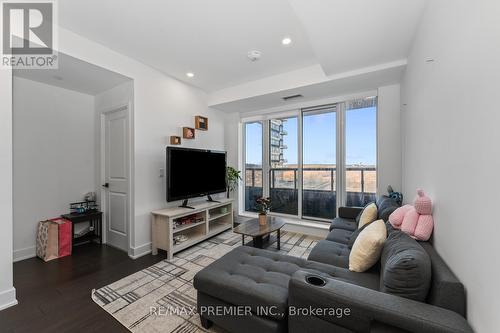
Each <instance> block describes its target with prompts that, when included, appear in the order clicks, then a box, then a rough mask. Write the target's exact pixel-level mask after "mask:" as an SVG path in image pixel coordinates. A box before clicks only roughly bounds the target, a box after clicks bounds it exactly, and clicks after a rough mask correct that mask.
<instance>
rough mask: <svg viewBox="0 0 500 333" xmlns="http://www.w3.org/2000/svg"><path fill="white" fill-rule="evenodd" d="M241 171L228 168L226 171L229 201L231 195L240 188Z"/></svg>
mask: <svg viewBox="0 0 500 333" xmlns="http://www.w3.org/2000/svg"><path fill="white" fill-rule="evenodd" d="M240 174H241V171H238V170H236V169H235V168H233V167H230V166H228V167H227V169H226V183H227V198H228V199H229V194H230V193H231V192H233V191H234V190H236V188H237V187H238V182H239V181H240V180H241V175H240Z"/></svg>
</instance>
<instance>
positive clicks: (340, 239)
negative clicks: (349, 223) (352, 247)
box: [326, 229, 353, 244]
mask: <svg viewBox="0 0 500 333" xmlns="http://www.w3.org/2000/svg"><path fill="white" fill-rule="evenodd" d="M352 234H353V232H352V231H350V230H344V229H333V230H332V231H330V233H329V234H328V236H326V239H327V240H329V241H332V242H337V243H340V244H348V243H349V240H350V239H351V235H352Z"/></svg>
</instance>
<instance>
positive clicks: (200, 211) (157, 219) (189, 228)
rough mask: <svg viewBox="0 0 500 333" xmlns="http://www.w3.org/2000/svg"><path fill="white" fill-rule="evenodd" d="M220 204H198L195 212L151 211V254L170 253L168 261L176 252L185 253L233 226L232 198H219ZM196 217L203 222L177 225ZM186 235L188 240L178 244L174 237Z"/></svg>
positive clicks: (189, 210)
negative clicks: (176, 224)
mask: <svg viewBox="0 0 500 333" xmlns="http://www.w3.org/2000/svg"><path fill="white" fill-rule="evenodd" d="M217 200H218V201H220V202H210V201H206V202H198V203H193V204H191V206H192V207H193V208H194V209H190V208H182V207H173V208H165V209H161V210H155V211H153V212H151V214H152V216H153V218H152V222H151V233H152V234H151V236H152V237H151V238H152V253H153V255H157V254H158V249H161V250H165V251H167V258H168V259H172V256H173V255H174V253H176V252H179V251H182V250H184V249H186V248H188V247H190V246H192V245H194V244H197V243H199V242H201V241H203V240H205V239H208V238H210V237H213V236H215V235H217V234H219V233H221V232H223V231H226V230H228V229H231V228H232V227H233V199H217ZM190 215H197V216H198V217H199V218H203V221H200V222H196V223H191V224H186V225H181V226H177V227H176V226H175V222H176V221H178V220H179V219H181V218H183V217H186V216H190ZM177 235H184V236H186V237H187V238H188V239H187V240H186V241H184V242H182V243H175V242H174V236H177Z"/></svg>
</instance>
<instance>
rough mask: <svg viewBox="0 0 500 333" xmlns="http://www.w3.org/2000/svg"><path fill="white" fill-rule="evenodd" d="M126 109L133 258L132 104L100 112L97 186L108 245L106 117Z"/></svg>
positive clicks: (120, 105) (129, 242) (129, 237)
mask: <svg viewBox="0 0 500 333" xmlns="http://www.w3.org/2000/svg"><path fill="white" fill-rule="evenodd" d="M122 109H126V110H127V112H126V113H125V114H126V116H127V123H128V126H127V129H128V133H127V134H128V142H127V143H126V144H127V146H128V173H129V174H128V177H129V184H128V191H129V193H128V197H129V199H128V205H129V207H128V215H129V216H128V226H127V227H128V233H127V238H128V242H127V244H128V255H129V256H133V254H134V253H133V252H134V251H133V250H134V249H133V246H132V239H133V234H134V229H133V227H134V225H135V223H134V220H135V219H134V216H135V213H134V207H135V205H134V202H135V200H134V149H133V147H134V145H133V142H134V141H133V133H134V131H133V121H132V119H133V118H132V103H131V102H127V103H122V104H117V105H116V106H112V107H108V108H105V109H102V110H100V111H98V116H99V124H100V133H99V153H100V154H99V157H100V158H99V160H100V162H99V176H98V179H99V184H97V186H98V188H99V193H100V196H99V199H100V200H99V201H100V205H101V211H102V213H103V214H102V215H103V217H102V242H103V244H107V240H108V238H107V233H108V221H107V217H106V212H107V209H108V207H107V205H106V196H105V191H106V190H105V189H104V188H103V187H102V184H104V183H105V181H106V136H105V134H106V115H108V114H110V113H113V112H116V111H119V110H122Z"/></svg>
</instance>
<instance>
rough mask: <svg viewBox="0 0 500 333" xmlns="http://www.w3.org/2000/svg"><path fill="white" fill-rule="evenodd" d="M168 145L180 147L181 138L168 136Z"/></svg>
mask: <svg viewBox="0 0 500 333" xmlns="http://www.w3.org/2000/svg"><path fill="white" fill-rule="evenodd" d="M170 144H171V145H180V144H181V137H180V136H175V135H172V136H170Z"/></svg>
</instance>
